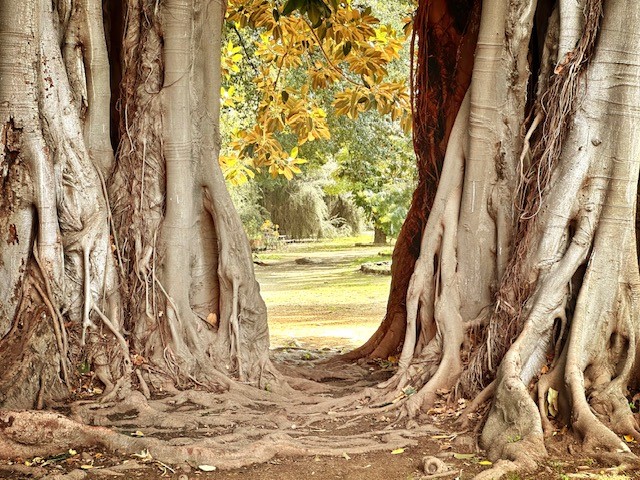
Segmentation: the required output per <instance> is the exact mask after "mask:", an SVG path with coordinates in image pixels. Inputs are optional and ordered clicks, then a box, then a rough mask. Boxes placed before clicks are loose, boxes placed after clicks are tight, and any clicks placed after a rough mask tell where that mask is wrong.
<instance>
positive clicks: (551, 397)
mask: <svg viewBox="0 0 640 480" xmlns="http://www.w3.org/2000/svg"><path fill="white" fill-rule="evenodd" d="M547 403H548V404H549V415H551V416H552V417H555V416H556V415H557V414H558V391H557V390H554V389H553V388H549V391H548V392H547Z"/></svg>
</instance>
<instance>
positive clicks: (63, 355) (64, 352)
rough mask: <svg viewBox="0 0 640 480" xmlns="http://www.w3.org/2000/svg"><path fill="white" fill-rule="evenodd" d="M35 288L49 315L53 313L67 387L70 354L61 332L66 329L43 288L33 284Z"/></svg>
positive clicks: (54, 328)
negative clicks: (67, 360)
mask: <svg viewBox="0 0 640 480" xmlns="http://www.w3.org/2000/svg"><path fill="white" fill-rule="evenodd" d="M33 286H34V287H35V289H36V291H37V292H38V294H40V297H41V298H42V301H43V302H44V304H45V305H46V306H47V308H48V309H49V313H51V320H52V322H53V330H54V332H55V334H56V343H57V344H58V351H59V352H60V367H61V368H62V380H63V381H64V383H65V385H69V372H68V371H67V362H66V358H67V353H68V352H67V349H66V347H65V345H64V342H63V340H62V332H61V330H62V329H64V323H62V322H60V323H59V320H60V319H59V318H58V314H57V312H56V309H55V308H53V305H52V304H51V301H50V300H49V297H48V296H47V295H46V294H45V293H44V292H43V291H42V288H40V285H38V284H37V283H36V282H33Z"/></svg>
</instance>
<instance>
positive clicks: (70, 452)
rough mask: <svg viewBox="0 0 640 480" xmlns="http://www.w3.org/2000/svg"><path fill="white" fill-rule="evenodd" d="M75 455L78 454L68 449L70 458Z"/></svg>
mask: <svg viewBox="0 0 640 480" xmlns="http://www.w3.org/2000/svg"><path fill="white" fill-rule="evenodd" d="M77 454H78V452H76V451H75V450H74V449H73V448H70V449H69V455H71V456H72V457H73V456H74V455H77Z"/></svg>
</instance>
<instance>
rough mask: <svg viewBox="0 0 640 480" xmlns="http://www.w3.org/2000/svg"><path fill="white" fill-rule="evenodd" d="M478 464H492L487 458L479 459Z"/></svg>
mask: <svg viewBox="0 0 640 480" xmlns="http://www.w3.org/2000/svg"><path fill="white" fill-rule="evenodd" d="M478 465H493V463H491V462H490V461H489V460H480V461H479V462H478Z"/></svg>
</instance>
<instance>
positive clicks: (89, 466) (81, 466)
mask: <svg viewBox="0 0 640 480" xmlns="http://www.w3.org/2000/svg"><path fill="white" fill-rule="evenodd" d="M80 468H81V469H82V470H91V469H92V468H93V465H89V464H86V465H80Z"/></svg>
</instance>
